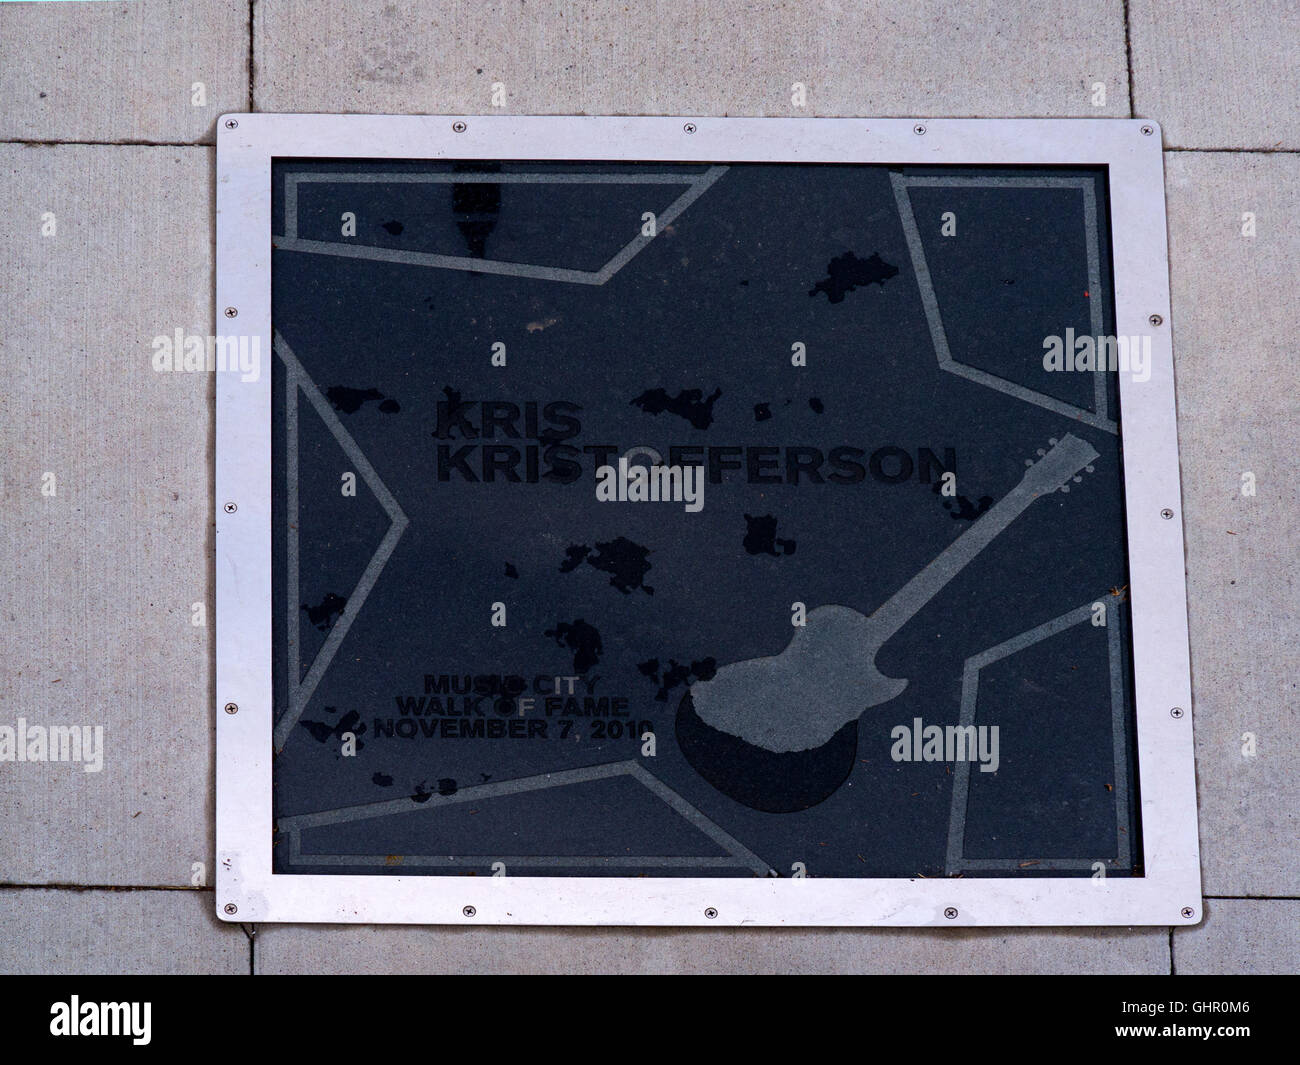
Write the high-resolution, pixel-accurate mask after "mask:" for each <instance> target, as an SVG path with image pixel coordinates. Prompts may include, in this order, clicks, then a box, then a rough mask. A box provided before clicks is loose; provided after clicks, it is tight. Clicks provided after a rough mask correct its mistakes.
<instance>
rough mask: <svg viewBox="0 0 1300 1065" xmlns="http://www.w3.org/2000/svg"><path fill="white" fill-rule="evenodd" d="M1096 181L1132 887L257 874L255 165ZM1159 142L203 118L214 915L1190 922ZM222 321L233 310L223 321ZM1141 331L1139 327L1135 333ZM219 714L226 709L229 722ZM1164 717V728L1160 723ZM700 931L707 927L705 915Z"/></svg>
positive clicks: (258, 187) (260, 475) (259, 401)
mask: <svg viewBox="0 0 1300 1065" xmlns="http://www.w3.org/2000/svg"><path fill="white" fill-rule="evenodd" d="M272 156H276V157H298V158H310V157H320V158H364V159H412V158H417V159H418V158H427V159H518V160H602V161H635V162H717V163H727V162H801V163H812V162H845V163H895V164H913V165H924V164H968V165H975V164H1005V165H1052V164H1074V165H1095V164H1101V165H1105V166H1106V167H1108V168H1109V180H1110V200H1111V202H1110V216H1111V230H1112V235H1111V239H1112V245H1113V253H1114V284H1115V310H1116V326H1115V329H1116V333H1117V334H1119V335H1140V334H1147V335H1150V336H1151V338H1152V339H1151V347H1152V373H1151V377H1150V379H1149V380H1148V381H1145V382H1141V383H1135V382H1134V381H1133V380H1132V378H1131V376H1130V375H1126V374H1121V375H1120V397H1121V404H1122V406H1123V424H1122V443H1123V453H1124V456H1125V468H1124V484H1125V492H1126V508H1127V514H1128V530H1127V534H1128V548H1129V566H1130V584H1131V589H1130V592H1131V600H1132V617H1133V655H1134V666H1135V674H1136V689H1135V699H1136V706H1137V746H1138V768H1139V781H1140V793H1141V803H1142V805H1141V816H1142V832H1143V848H1144V854H1143V861H1144V866H1145V871H1146V875H1145V876H1143V877H1135V878H1114V879H1098V880H1094V879H1080V878H1034V879H1014V880H1003V879H995V878H989V879H980V878H975V879H953V878H936V879H925V878H919V879H898V880H878V879H873V880H843V879H824V880H822V879H816V878H808V879H762V878H754V879H733V878H714V879H709V878H690V879H685V878H683V879H678V878H665V879H632V878H614V877H610V878H606V877H593V878H576V877H513V878H512V877H485V878H473V879H471V878H465V877H438V876H413V877H407V876H373V877H372V876H306V875H292V874H277V875H272V873H271V838H272V828H273V826H272V821H271V731H272V722H271V650H270V649H271V614H270V607H269V603H270V598H271V510H270V506H271V440H270V423H271V418H270V414H271V412H270V393H271V382H270V361H271V359H272V357H273V356H272V354H271V258H270V252H271V159H272ZM1166 247H1167V245H1166V232H1165V200H1164V181H1163V161H1162V156H1161V137H1160V129H1159V127H1158V126H1156V125H1155V124H1154V123H1151V122H1148V121H1145V120H1143V121H1137V120H1127V119H924V120H920V121H917V120H912V119H884V120H873V119H786V118H726V119H719V118H689V117H685V116H683V117H676V118H565V117H504V116H492V117H479V116H472V115H469V116H463V117H458V116H454V115H451V116H400V117H394V116H371V115H271V114H232V115H226V116H223V117H222V118H221V120H220V121H219V122H218V137H217V284H216V321H217V329H216V332H217V333H218V334H219V335H230V334H235V335H239V336H247V337H249V338H250V340H251V339H252V338H256V341H257V342H258V344H259V345H260V352H261V353H262V359H261V363H262V367H261V368H262V373H261V375H260V376H259V378H258V379H257V380H256V381H244V380H242V379H241V377H240V375H239V374H237V373H230V372H219V373H218V374H217V449H216V511H217V534H216V556H217V557H216V581H217V589H216V591H217V622H216V624H217V629H216V645H217V686H216V725H217V889H216V908H217V915H218V917H220V918H222V919H223V920H228V921H249V922H267V921H272V922H276V921H307V922H373V923H421V924H474V923H478V924H521V925H527V924H538V925H541V924H547V925H599V924H604V925H699V926H706V927H716V926H718V925H739V924H752V925H787V926H800V925H805V926H808V925H913V926H919V925H931V926H939V927H952V926H954V925H1134V924H1147V925H1190V924H1193V923H1195V922H1197V921H1199V920H1200V919H1201V895H1200V868H1199V852H1198V844H1197V823H1196V788H1195V773H1194V763H1193V751H1192V728H1191V713H1190V710H1191V681H1190V665H1189V660H1188V644H1187V602H1186V585H1185V580H1184V564H1183V530H1182V520H1181V515H1182V509H1181V495H1180V486H1179V471H1178V439H1177V427H1176V423H1175V413H1174V381H1173V351H1172V344H1171V340H1170V331H1171V326H1172V318H1171V314H1170V307H1169V272H1168V259H1167V251H1166ZM227 308H230V309H233V310H234V311H235V312H236V316H235V317H233V318H232V317H227V310H226V309H227ZM1153 315H1158V316H1160V319H1161V322H1160V324H1159V325H1152V324H1151V317H1152V316H1153ZM228 704H229V705H230V706H234V707H236V708H237V709H236V710H235V711H234V712H228ZM1175 708H1177V716H1175V712H1174V711H1175ZM709 914H714V916H709Z"/></svg>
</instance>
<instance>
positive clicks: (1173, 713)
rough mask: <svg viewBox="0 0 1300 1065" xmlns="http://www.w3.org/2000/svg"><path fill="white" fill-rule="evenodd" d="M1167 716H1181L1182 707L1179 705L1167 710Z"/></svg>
mask: <svg viewBox="0 0 1300 1065" xmlns="http://www.w3.org/2000/svg"><path fill="white" fill-rule="evenodd" d="M1169 716H1170V717H1182V716H1183V708H1182V707H1181V706H1175V707H1174V708H1173V709H1172V710H1170V711H1169Z"/></svg>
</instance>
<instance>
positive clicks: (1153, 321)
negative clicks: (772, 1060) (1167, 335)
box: [1147, 314, 1165, 325]
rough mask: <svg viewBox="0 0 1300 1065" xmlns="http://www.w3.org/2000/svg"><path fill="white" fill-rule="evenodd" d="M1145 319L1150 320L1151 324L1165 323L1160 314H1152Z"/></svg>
mask: <svg viewBox="0 0 1300 1065" xmlns="http://www.w3.org/2000/svg"><path fill="white" fill-rule="evenodd" d="M1147 321H1148V322H1150V323H1151V324H1152V325H1164V324H1165V320H1164V318H1162V317H1161V316H1160V315H1158V314H1153V315H1152V316H1151V317H1150V318H1148V319H1147Z"/></svg>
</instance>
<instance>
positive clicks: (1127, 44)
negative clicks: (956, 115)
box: [250, 0, 1137, 118]
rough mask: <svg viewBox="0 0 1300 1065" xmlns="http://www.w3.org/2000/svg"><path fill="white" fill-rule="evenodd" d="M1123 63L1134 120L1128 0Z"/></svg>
mask: <svg viewBox="0 0 1300 1065" xmlns="http://www.w3.org/2000/svg"><path fill="white" fill-rule="evenodd" d="M250 2H251V0H250ZM1124 63H1125V66H1126V68H1127V70H1128V117H1129V118H1136V117H1137V114H1136V112H1134V110H1133V42H1132V40H1131V39H1130V36H1129V20H1128V0H1124Z"/></svg>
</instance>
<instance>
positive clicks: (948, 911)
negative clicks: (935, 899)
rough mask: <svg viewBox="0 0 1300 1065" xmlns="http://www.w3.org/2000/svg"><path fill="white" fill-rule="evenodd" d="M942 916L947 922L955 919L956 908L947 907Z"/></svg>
mask: <svg viewBox="0 0 1300 1065" xmlns="http://www.w3.org/2000/svg"><path fill="white" fill-rule="evenodd" d="M943 915H944V916H945V917H946V918H948V920H950V921H951V920H952V919H953V918H955V917H956V916H957V907H956V906H949V907H948V908H947V909H946V910H944V911H943Z"/></svg>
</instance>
